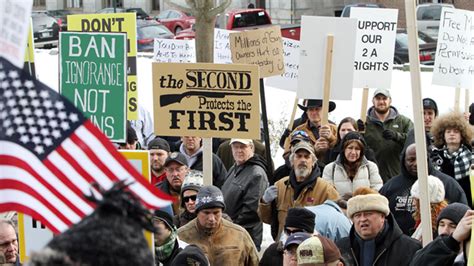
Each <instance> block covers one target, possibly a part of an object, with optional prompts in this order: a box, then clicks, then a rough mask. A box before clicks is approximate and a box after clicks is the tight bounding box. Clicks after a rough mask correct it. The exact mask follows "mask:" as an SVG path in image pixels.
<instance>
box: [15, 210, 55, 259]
mask: <svg viewBox="0 0 474 266" xmlns="http://www.w3.org/2000/svg"><path fill="white" fill-rule="evenodd" d="M18 238H19V245H20V246H19V247H20V261H21V262H22V263H25V262H26V261H27V260H28V258H29V257H30V256H31V253H33V252H34V251H36V252H37V251H40V250H41V249H42V248H43V247H44V246H46V244H47V243H48V242H49V241H50V240H51V239H53V232H51V231H50V230H49V229H48V228H46V227H45V226H44V225H43V224H41V223H40V222H39V221H37V220H35V219H33V218H32V217H31V216H29V215H26V214H23V213H18Z"/></svg>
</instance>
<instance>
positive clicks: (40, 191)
mask: <svg viewBox="0 0 474 266" xmlns="http://www.w3.org/2000/svg"><path fill="white" fill-rule="evenodd" d="M0 179H2V180H4V182H7V181H8V180H9V179H10V180H15V181H17V182H21V183H23V184H25V185H26V186H28V187H30V189H32V190H34V192H36V193H37V195H39V196H40V197H41V198H43V199H44V200H46V202H44V201H42V202H43V203H44V204H45V205H47V206H48V208H49V209H51V210H53V208H54V209H55V210H58V211H60V213H59V216H60V218H61V219H62V220H63V221H64V222H65V223H68V222H66V219H65V218H66V217H67V220H68V221H70V222H73V223H74V222H78V221H79V220H80V219H81V218H80V217H79V215H78V214H77V213H74V211H72V210H71V208H70V207H69V206H67V205H66V204H64V202H63V201H61V200H60V199H58V197H56V195H54V194H53V193H52V192H51V191H50V190H48V189H47V188H46V187H45V186H43V184H41V183H40V182H39V181H38V180H37V178H36V177H34V176H33V175H31V174H30V173H28V172H27V171H26V170H25V169H23V168H21V167H17V166H7V165H4V166H3V167H2V171H0ZM2 182H3V181H2ZM53 212H54V211H53ZM63 213H64V215H65V216H64V215H63Z"/></svg>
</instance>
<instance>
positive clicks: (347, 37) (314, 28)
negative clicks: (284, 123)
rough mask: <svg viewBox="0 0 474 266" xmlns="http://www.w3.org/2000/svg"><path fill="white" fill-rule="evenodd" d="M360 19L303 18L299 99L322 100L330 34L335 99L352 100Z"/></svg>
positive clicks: (331, 79)
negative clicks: (356, 40) (331, 38)
mask: <svg viewBox="0 0 474 266" xmlns="http://www.w3.org/2000/svg"><path fill="white" fill-rule="evenodd" d="M356 27H357V20H356V19H352V18H331V17H311V16H303V17H302V20H301V42H300V64H299V69H298V70H299V71H298V89H297V97H298V98H299V99H322V98H323V84H324V81H325V80H324V75H325V69H324V66H325V62H326V57H327V56H326V46H327V37H328V35H332V36H334V46H333V55H332V56H333V59H332V69H330V70H328V71H330V72H331V75H330V84H331V96H330V99H332V100H350V99H351V98H352V80H353V74H354V53H355V37H356Z"/></svg>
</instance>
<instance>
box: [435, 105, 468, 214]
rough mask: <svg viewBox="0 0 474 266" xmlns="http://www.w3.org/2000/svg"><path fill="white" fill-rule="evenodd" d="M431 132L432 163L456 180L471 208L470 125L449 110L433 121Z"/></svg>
mask: <svg viewBox="0 0 474 266" xmlns="http://www.w3.org/2000/svg"><path fill="white" fill-rule="evenodd" d="M431 134H433V139H434V143H433V146H434V149H433V151H432V155H431V158H432V160H433V163H434V165H435V166H436V167H437V168H438V169H439V170H440V171H441V172H443V173H445V174H447V175H450V176H452V177H454V178H455V179H456V180H457V181H458V183H459V184H460V185H461V187H462V189H463V190H464V192H465V193H466V196H467V202H468V203H469V205H470V207H471V208H472V200H471V187H470V183H469V172H470V166H471V164H472V163H473V154H472V147H471V141H472V135H473V134H472V128H471V126H470V125H469V123H468V122H467V121H466V119H465V118H464V116H463V115H462V114H461V113H458V112H450V113H448V114H445V115H441V116H439V117H438V118H437V119H436V120H435V121H434V122H433V125H432V127H431Z"/></svg>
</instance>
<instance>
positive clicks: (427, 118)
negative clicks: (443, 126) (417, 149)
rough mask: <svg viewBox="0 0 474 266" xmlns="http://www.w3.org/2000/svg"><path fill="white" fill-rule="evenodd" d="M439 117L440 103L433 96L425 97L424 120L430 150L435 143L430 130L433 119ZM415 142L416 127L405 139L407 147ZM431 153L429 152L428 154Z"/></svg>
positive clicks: (427, 144)
mask: <svg viewBox="0 0 474 266" xmlns="http://www.w3.org/2000/svg"><path fill="white" fill-rule="evenodd" d="M436 117H438V105H437V104H436V102H435V101H434V100H433V99H431V98H424V99H423V121H424V124H425V135H426V146H427V147H428V151H431V149H432V145H433V141H434V140H433V135H432V134H431V132H430V129H431V126H432V125H433V121H434V120H435V119H436ZM412 143H415V129H414V128H412V129H411V130H410V131H409V132H408V135H407V140H406V141H405V147H407V146H408V145H410V144H412ZM428 155H429V154H428Z"/></svg>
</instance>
